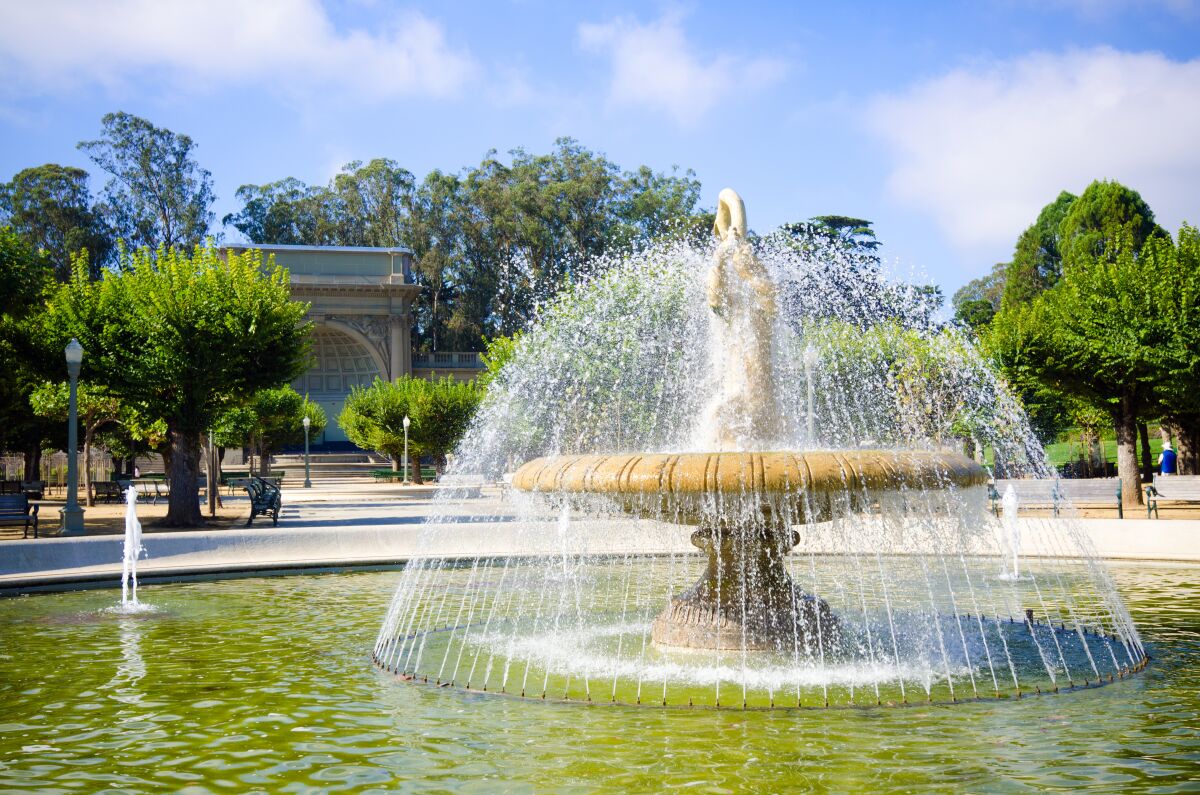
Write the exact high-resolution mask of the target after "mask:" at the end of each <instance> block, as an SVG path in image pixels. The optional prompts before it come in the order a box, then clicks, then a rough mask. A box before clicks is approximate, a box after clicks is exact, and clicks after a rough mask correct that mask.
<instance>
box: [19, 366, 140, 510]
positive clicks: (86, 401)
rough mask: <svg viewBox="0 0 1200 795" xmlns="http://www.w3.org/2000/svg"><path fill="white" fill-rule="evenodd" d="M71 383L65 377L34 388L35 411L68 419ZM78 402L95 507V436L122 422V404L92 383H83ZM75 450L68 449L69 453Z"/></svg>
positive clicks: (87, 485)
mask: <svg viewBox="0 0 1200 795" xmlns="http://www.w3.org/2000/svg"><path fill="white" fill-rule="evenodd" d="M69 396H70V384H69V383H68V382H66V381H62V382H59V383H53V382H50V381H47V382H46V383H44V384H42V385H41V386H39V387H38V388H37V389H35V390H33V393H32V394H31V395H30V396H29V402H30V404H31V405H32V406H33V410H34V412H35V413H36V414H38V415H40V416H42V417H46V418H47V419H52V420H56V421H57V422H59V423H60V424H61V423H64V422H67V421H68V417H69V413H68V406H69V404H68V399H69ZM76 405H77V407H78V408H77V411H78V415H77V416H78V418H79V423H80V424H81V425H82V426H83V493H84V500H85V502H86V503H87V506H88V507H89V508H90V507H92V440H93V439H94V438H95V436H96V432H97V431H99V430H100V428H101V427H102V426H104V425H107V424H109V423H114V422H116V423H119V422H121V417H122V410H121V404H120V402H119V401H118V400H117V399H116V398H113V397H112V396H111V395H107V394H105V393H104V391H103V390H99V389H96V388H94V387H92V386H91V385H90V384H80V385H79V387H78V390H77V396H76ZM71 452H72V451H68V454H70V453H71Z"/></svg>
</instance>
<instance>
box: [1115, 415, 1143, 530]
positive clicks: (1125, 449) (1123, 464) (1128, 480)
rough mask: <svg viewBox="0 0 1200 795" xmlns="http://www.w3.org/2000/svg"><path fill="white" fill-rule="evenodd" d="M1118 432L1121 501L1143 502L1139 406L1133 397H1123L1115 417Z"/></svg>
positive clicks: (1136, 504) (1137, 503)
mask: <svg viewBox="0 0 1200 795" xmlns="http://www.w3.org/2000/svg"><path fill="white" fill-rule="evenodd" d="M1113 429H1114V430H1115V431H1116V433H1117V477H1119V478H1120V479H1121V501H1122V502H1123V503H1125V505H1126V506H1131V507H1136V506H1138V505H1141V504H1142V478H1141V473H1140V472H1139V471H1138V460H1137V436H1138V432H1137V431H1138V429H1137V407H1136V406H1135V405H1134V401H1133V398H1132V397H1130V396H1128V395H1125V396H1123V397H1122V398H1121V405H1120V407H1119V408H1118V414H1117V415H1116V416H1115V417H1114V418H1113Z"/></svg>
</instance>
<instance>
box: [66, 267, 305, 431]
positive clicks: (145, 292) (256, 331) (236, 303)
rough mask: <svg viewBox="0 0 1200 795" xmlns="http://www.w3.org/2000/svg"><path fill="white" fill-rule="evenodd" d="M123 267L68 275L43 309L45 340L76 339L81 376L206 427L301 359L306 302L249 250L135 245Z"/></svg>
mask: <svg viewBox="0 0 1200 795" xmlns="http://www.w3.org/2000/svg"><path fill="white" fill-rule="evenodd" d="M122 271H123V272H121V273H112V274H108V275H107V276H106V277H105V278H104V279H103V280H101V281H99V282H91V281H89V280H88V279H87V278H86V275H83V274H79V273H77V274H76V277H75V278H74V279H73V280H72V281H71V282H70V283H69V284H68V285H66V286H65V287H64V288H63V289H62V290H61V291H60V292H59V294H58V295H57V296H56V297H55V299H54V302H53V304H52V306H51V312H52V315H53V317H54V322H53V324H52V325H53V329H54V331H55V332H56V335H57V339H56V340H54V343H53V346H54V347H57V346H58V345H60V344H65V342H66V341H67V340H68V339H70V337H72V336H74V337H76V338H77V339H78V340H79V342H80V344H81V345H83V348H84V351H85V354H84V360H83V371H82V373H83V378H84V379H85V380H88V381H91V382H93V383H95V384H97V385H98V386H101V387H103V388H104V389H105V390H107V391H108V392H109V393H111V394H112V395H114V396H116V397H118V398H120V399H121V400H122V401H125V402H128V403H130V404H131V405H132V406H134V407H136V408H137V409H138V410H139V412H140V413H142V414H144V415H145V416H148V417H161V418H163V419H166V420H167V421H168V424H170V425H173V426H174V427H177V428H178V429H180V430H183V431H185V432H190V433H200V432H202V431H204V430H206V429H207V428H208V426H209V424H211V423H212V422H213V421H214V419H215V418H216V415H217V413H218V412H219V411H220V410H221V409H223V408H224V407H226V406H229V405H234V404H236V403H237V401H238V398H237V397H236V396H237V395H238V394H245V393H246V392H253V391H256V390H258V389H262V388H266V387H273V386H277V385H278V384H280V383H281V382H287V381H290V380H291V379H293V378H295V377H296V376H298V375H299V374H301V373H302V372H303V371H304V369H305V367H306V365H307V352H308V333H309V325H308V324H305V323H303V322H302V321H303V318H304V313H305V312H306V311H307V309H308V305H307V304H303V303H297V302H293V301H292V300H291V296H290V294H289V291H288V276H287V272H286V271H283V270H280V269H279V268H277V267H275V265H274V262H270V263H268V264H266V265H265V266H264V263H263V261H262V255H261V254H260V253H259V252H257V251H248V252H246V253H244V254H240V255H239V254H237V253H234V252H230V253H228V254H226V255H224V258H223V256H222V254H221V253H219V252H218V251H217V250H216V249H214V248H201V249H197V250H195V251H194V252H192V253H185V252H183V251H180V250H178V249H170V250H160V251H159V252H158V254H157V256H155V255H152V254H151V253H150V252H149V251H146V250H144V249H143V250H139V251H136V252H134V253H133V254H131V255H125V256H124V257H123V264H122Z"/></svg>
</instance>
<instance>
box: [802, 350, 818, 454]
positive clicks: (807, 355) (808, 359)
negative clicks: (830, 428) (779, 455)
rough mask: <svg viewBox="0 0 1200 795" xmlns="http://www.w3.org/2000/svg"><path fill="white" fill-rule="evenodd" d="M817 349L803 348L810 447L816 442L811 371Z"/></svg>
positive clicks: (813, 367) (814, 366)
mask: <svg viewBox="0 0 1200 795" xmlns="http://www.w3.org/2000/svg"><path fill="white" fill-rule="evenodd" d="M817 358H818V357H817V349H816V348H814V347H813V346H812V345H808V346H806V347H805V348H804V384H805V386H806V387H807V389H808V413H807V414H806V415H805V419H806V421H807V425H808V443H809V444H810V445H812V444H813V443H815V442H816V422H815V420H816V418H815V417H814V416H813V403H814V398H813V392H814V385H813V370H814V369H815V368H816V366H817Z"/></svg>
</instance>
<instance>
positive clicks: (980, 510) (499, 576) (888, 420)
mask: <svg viewBox="0 0 1200 795" xmlns="http://www.w3.org/2000/svg"><path fill="white" fill-rule="evenodd" d="M714 233H715V237H716V242H715V245H713V246H712V247H710V248H708V249H707V250H698V249H697V248H696V247H694V246H690V245H688V244H686V243H675V244H663V245H660V246H658V247H655V248H652V249H650V250H649V251H643V252H635V253H631V254H629V255H626V256H624V257H619V258H617V259H616V261H607V262H601V263H599V264H598V266H597V268H596V271H595V273H594V275H591V276H590V277H588V278H584V279H581V281H580V283H579V284H577V285H575V286H573V287H572V288H570V289H568V290H567V291H566V293H565V295H564V296H562V297H561V298H560V299H559V300H558V301H557V302H556V303H555V304H553V305H552V306H551V308H550V309H549V310H548V311H547V312H546V313H545V314H544V315H543V316H542V318H541V319H540V321H539V322H538V324H536V325H535V326H534V328H532V329H531V330H530V331H529V332H528V333H527V334H526V335H525V337H524V338H523V339H522V340H521V344H520V346H519V348H518V353H517V356H516V358H515V359H514V361H513V362H512V364H511V365H510V366H509V367H507V368H506V370H505V371H504V373H502V376H501V378H500V379H499V380H498V381H497V382H496V383H494V384H493V385H492V387H491V389H490V392H489V397H488V400H487V402H486V403H485V405H484V407H483V409H482V410H481V412H480V414H479V416H478V417H477V419H476V421H475V423H474V424H473V426H472V428H471V430H470V431H469V432H468V435H467V438H466V439H465V441H464V443H463V444H462V445H461V447H460V451H459V455H458V456H457V457H456V461H455V470H456V472H459V473H470V474H476V475H480V474H482V475H491V476H493V477H494V476H495V475H497V474H498V470H499V469H501V468H503V467H506V466H509V465H511V463H512V462H513V461H514V460H516V461H525V462H526V463H524V464H522V465H520V466H519V467H518V468H516V471H515V473H514V474H513V475H512V477H511V483H512V486H513V490H514V493H513V495H512V496H511V498H510V500H509V502H508V503H506V505H505V506H504V507H503V509H502V510H503V512H504V513H503V518H504V519H505V520H506V521H507V522H508V525H507V527H508V530H507V531H506V533H504V534H503V537H491V538H487V539H476V540H468V541H464V542H463V543H464V546H463V547H462V548H461V550H460V551H459V552H457V553H456V554H455V555H451V556H449V557H447V556H445V554H444V553H443V555H442V556H438V555H436V554H433V553H431V554H430V555H428V556H418V557H417V558H416V559H415V560H413V561H411V562H410V563H409V565H408V566H407V567H406V569H405V572H404V574H403V577H402V582H401V584H400V586H399V588H398V590H397V592H396V595H395V597H394V599H393V601H392V604H391V607H390V609H389V611H388V615H387V618H386V619H385V621H384V625H383V627H382V628H381V631H380V633H379V637H378V639H377V641H376V645H375V649H374V653H373V657H374V660H375V661H376V663H377V664H378V665H379V666H380V667H381V668H383V669H385V670H388V671H391V672H394V673H395V674H397V675H399V676H400V677H401V678H404V679H407V680H416V681H422V682H431V683H434V684H439V685H451V684H452V685H454V686H456V687H462V688H467V689H471V690H479V691H487V692H497V691H499V692H501V693H506V694H513V695H520V696H526V695H537V696H540V697H541V698H547V697H555V698H561V699H565V700H584V701H593V700H594V694H595V692H596V691H597V690H599V691H600V692H603V693H604V695H605V696H606V697H607V698H606V700H609V701H612V702H618V703H636V704H642V703H649V702H653V703H659V704H662V705H692V706H700V705H709V706H723V705H727V704H729V703H730V699H729V697H728V696H725V697H724V701H723V700H722V699H723V696H722V692H723V688H724V691H725V692H728V690H729V688H730V687H732V688H733V689H734V692H735V693H737V697H736V698H735V699H734V701H735V702H737V703H740V705H741V706H743V707H755V706H761V707H774V706H779V705H781V704H783V703H788V704H791V705H794V706H806V705H808V706H830V705H833V704H855V705H858V704H863V703H872V704H882V703H907V702H908V700H909V694H910V691H912V690H913V689H914V688H915V689H917V691H918V692H922V693H923V695H924V697H925V700H929V701H934V700H946V701H958V700H961V698H962V697H963V692H964V691H965V692H966V693H967V697H970V698H977V697H982V695H983V694H984V693H989V692H990V693H991V694H992V695H993V696H995V697H1004V696H1017V697H1019V696H1021V695H1022V694H1023V693H1026V692H1043V691H1057V690H1060V689H1061V688H1062V687H1068V688H1070V687H1075V686H1080V685H1082V686H1089V685H1092V684H1096V683H1098V682H1101V681H1104V680H1106V679H1107V680H1111V679H1113V678H1114V677H1123V676H1125V675H1127V674H1128V673H1130V672H1132V671H1135V670H1138V669H1140V668H1141V667H1142V666H1143V665H1144V664H1145V661H1146V659H1147V658H1146V655H1145V652H1144V650H1143V649H1142V646H1141V641H1140V639H1139V637H1138V635H1137V631H1136V629H1135V628H1134V627H1133V624H1132V622H1131V621H1130V620H1129V617H1128V613H1127V611H1126V610H1125V607H1124V605H1123V604H1122V603H1121V601H1120V598H1119V596H1118V595H1117V594H1116V592H1115V589H1114V588H1113V587H1112V584H1111V582H1110V581H1109V580H1108V576H1107V573H1106V572H1105V571H1104V569H1103V567H1102V566H1101V565H1100V563H1099V562H1098V561H1096V560H1095V558H1094V556H1093V555H1092V554H1091V553H1090V551H1089V548H1088V543H1087V539H1086V537H1085V536H1084V535H1083V534H1082V532H1081V531H1080V530H1079V529H1078V527H1076V526H1074V525H1072V524H1071V523H1070V521H1067V522H1066V523H1065V524H1047V525H1046V526H1045V527H1044V528H1042V530H1041V532H1040V535H1039V537H1038V538H1037V539H1036V542H1032V541H1031V542H1028V549H1027V550H1026V553H1027V555H1029V556H1033V557H1028V558H1027V560H1026V561H1023V562H1024V563H1025V564H1026V565H1025V567H1024V568H1025V571H1023V572H1022V576H1021V577H998V576H997V575H996V571H997V568H998V567H997V566H996V563H997V562H998V561H1000V560H1002V559H1008V555H1007V552H1008V550H1007V547H1008V546H1009V544H1008V543H1006V541H1007V539H1001V536H1002V533H1001V532H1000V531H999V529H998V528H997V527H996V525H995V519H994V518H993V517H991V516H990V514H989V513H988V511H987V510H986V490H985V484H986V482H987V478H988V476H987V473H986V472H985V471H984V470H983V469H982V467H980V466H979V465H978V464H977V463H975V462H974V461H972V460H971V459H970V458H968V457H966V456H965V455H964V454H963V453H962V452H961V449H952V446H951V445H952V442H951V440H952V439H953V438H956V436H957V435H959V434H962V433H963V432H962V431H961V430H959V429H961V428H963V427H964V426H966V425H969V426H970V427H969V429H968V430H969V433H967V434H966V438H981V439H985V440H987V442H988V443H989V444H990V445H992V447H993V448H994V450H995V452H996V455H997V457H1002V458H1003V459H1004V460H1005V462H1006V465H1007V466H1008V467H1009V469H1011V470H1013V471H1019V470H1020V469H1021V468H1022V467H1024V468H1025V469H1026V471H1029V472H1032V473H1039V472H1041V471H1042V470H1044V469H1045V468H1046V467H1047V464H1046V462H1045V458H1044V455H1043V454H1042V452H1041V449H1040V447H1039V446H1038V444H1037V442H1036V439H1035V438H1034V437H1033V435H1032V433H1031V432H1030V431H1029V429H1028V424H1027V422H1026V421H1025V420H1024V416H1023V413H1022V412H1021V410H1020V408H1019V404H1018V403H1017V402H1016V401H1015V399H1014V398H1013V397H1012V395H1011V394H1010V393H1009V392H1008V391H1007V388H1006V387H1005V386H1004V385H1003V384H1002V383H1001V382H999V381H998V380H997V379H996V378H995V377H994V375H993V374H992V371H991V370H990V368H988V367H987V365H986V364H985V363H984V362H983V361H982V359H981V358H980V357H979V356H978V354H977V353H975V351H974V348H973V347H972V346H971V345H970V343H969V342H968V341H966V340H965V339H964V338H963V337H962V336H961V335H960V334H957V333H956V332H955V331H954V330H952V329H945V328H943V327H941V326H940V325H939V324H937V323H936V322H935V321H933V320H931V316H932V313H931V312H930V311H929V309H928V307H927V306H924V305H922V303H921V301H922V300H923V299H922V298H921V294H919V293H917V292H915V291H912V290H909V289H905V288H904V287H902V286H897V285H893V284H891V283H887V282H886V281H884V280H883V279H882V278H881V277H880V276H878V274H877V273H876V271H875V270H873V269H872V267H871V264H870V263H869V262H864V261H863V260H862V259H861V258H855V257H854V256H852V255H851V254H850V253H848V252H847V250H846V249H845V248H837V247H831V246H829V245H826V246H824V247H821V246H816V247H812V246H809V247H806V248H801V249H797V248H796V247H794V246H789V245H787V242H786V241H784V242H783V243H781V242H780V241H779V240H778V239H774V240H772V239H768V240H765V241H764V240H760V241H757V242H752V241H751V240H750V239H749V237H748V226H747V224H746V213H745V208H744V205H743V203H742V200H741V198H740V197H739V196H738V195H737V194H736V193H735V192H734V191H732V190H728V189H727V190H724V191H722V192H721V194H720V197H719V203H718V208H717V213H716V222H715V225H714ZM452 508H453V506H451V505H449V504H447V505H446V511H447V515H449V514H450V513H452ZM497 518H499V516H498V517H497ZM1011 524H1012V523H1011V522H1010V523H1006V524H1005V525H1004V527H1005V528H1008V527H1009V526H1010V525H1011ZM450 526H451V527H452V525H450ZM424 538H425V539H426V541H427V542H428V543H429V548H430V549H431V550H433V549H442V550H445V549H446V548H447V546H446V545H447V540H448V539H450V538H455V539H459V538H460V537H459V536H456V535H454V534H453V533H452V532H451V531H450V530H447V523H446V521H445V518H444V517H442V518H438V517H435V518H434V519H433V520H432V521H431V522H430V523H429V524H428V525H427V526H426V528H425V530H424ZM697 551H698V553H699V554H697ZM1011 559H1012V560H1013V563H1014V567H1015V564H1016V560H1015V557H1013V558H1011ZM1035 559H1036V560H1038V561H1041V564H1040V566H1037V565H1032V564H1031V562H1030V561H1032V560H1035ZM1033 569H1038V570H1037V571H1034V570H1033ZM687 583H691V585H690V586H687ZM785 692H786V693H788V696H787V697H786V698H784V696H783V694H784V693H785ZM651 694H653V695H651Z"/></svg>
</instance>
